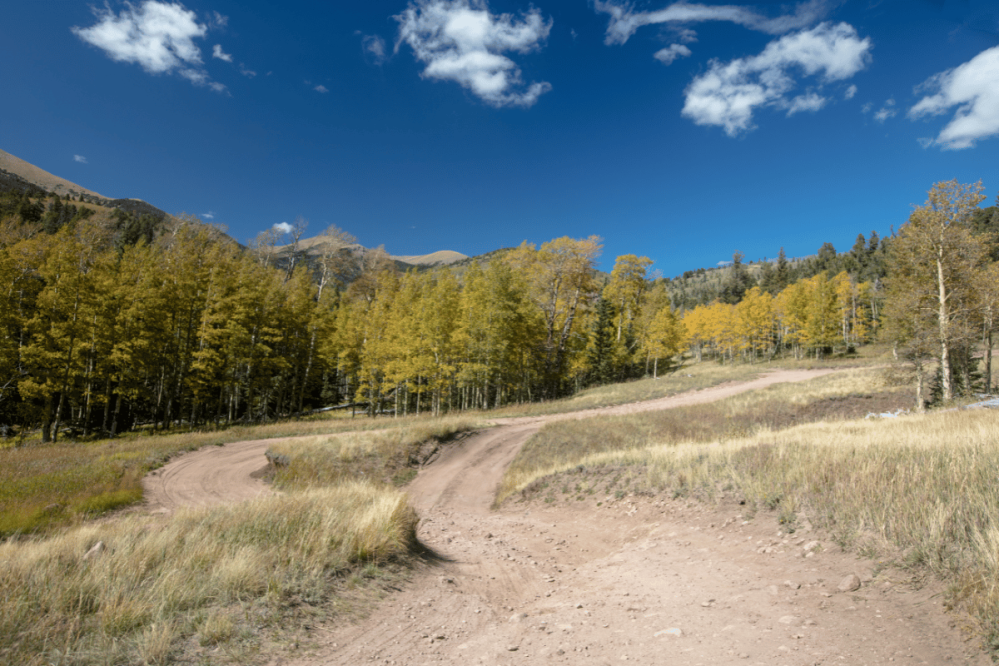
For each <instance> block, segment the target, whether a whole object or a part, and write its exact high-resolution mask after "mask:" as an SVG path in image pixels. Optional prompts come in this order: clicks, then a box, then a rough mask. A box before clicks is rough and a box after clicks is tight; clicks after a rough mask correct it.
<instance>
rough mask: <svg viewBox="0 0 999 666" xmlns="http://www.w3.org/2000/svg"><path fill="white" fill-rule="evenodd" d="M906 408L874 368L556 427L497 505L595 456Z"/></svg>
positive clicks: (526, 457)
mask: <svg viewBox="0 0 999 666" xmlns="http://www.w3.org/2000/svg"><path fill="white" fill-rule="evenodd" d="M910 402H911V399H910V398H909V396H908V394H907V393H905V392H904V391H903V392H900V391H896V390H888V389H887V388H886V387H883V386H881V374H880V371H879V370H878V369H875V368H858V369H852V370H846V371H842V372H837V373H834V374H830V375H825V376H823V377H819V378H817V379H813V380H810V381H807V382H797V383H787V384H775V385H772V386H770V387H768V388H766V389H763V390H759V391H751V392H746V393H740V394H738V395H735V396H733V397H730V398H726V399H725V400H719V401H717V402H712V403H706V404H701V405H690V406H686V407H679V408H675V409H668V410H662V411H656V412H646V413H641V414H634V415H628V416H615V417H598V418H591V419H585V420H581V421H564V422H559V423H553V424H549V425H547V426H545V427H544V428H542V429H541V430H540V431H539V432H538V434H537V435H535V436H534V437H532V438H531V440H529V441H528V442H527V443H526V444H525V445H524V447H523V448H522V449H521V451H520V453H519V454H518V455H517V457H516V458H515V459H514V461H513V463H512V464H511V465H510V467H509V469H507V472H506V474H505V475H504V478H503V482H502V484H501V486H500V492H499V495H498V501H502V500H503V499H504V498H506V497H508V496H509V495H511V494H512V493H514V492H517V491H519V490H521V489H523V488H525V487H527V486H528V485H529V484H530V483H532V482H533V481H535V480H536V479H538V478H541V477H544V476H547V475H549V474H557V473H560V472H562V471H565V470H567V469H571V468H572V467H574V466H576V465H578V464H579V463H580V461H581V460H582V459H584V458H585V457H586V456H590V455H593V454H598V453H603V452H614V451H627V450H631V449H646V448H648V447H649V446H652V445H655V444H671V445H672V444H679V443H683V442H712V441H721V440H729V439H733V438H738V437H745V436H747V435H750V434H753V433H755V432H759V431H761V430H779V429H782V428H787V427H789V426H792V425H796V424H799V423H807V422H812V421H817V420H821V419H828V418H837V419H843V418H851V417H857V416H865V415H866V414H867V413H869V412H881V411H885V410H887V409H892V408H898V407H901V406H907V405H908V404H909V403H910Z"/></svg>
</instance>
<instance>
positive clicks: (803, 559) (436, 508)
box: [147, 370, 990, 666]
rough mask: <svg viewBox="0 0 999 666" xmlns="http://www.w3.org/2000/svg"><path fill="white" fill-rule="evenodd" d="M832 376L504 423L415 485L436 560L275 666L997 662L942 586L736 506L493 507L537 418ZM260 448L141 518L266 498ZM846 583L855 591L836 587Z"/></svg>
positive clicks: (159, 487) (166, 494)
mask: <svg viewBox="0 0 999 666" xmlns="http://www.w3.org/2000/svg"><path fill="white" fill-rule="evenodd" d="M828 372H831V371H830V370H817V371H807V370H801V371H781V372H776V373H770V374H768V375H766V376H764V377H761V378H760V379H757V380H753V381H750V382H744V383H732V384H728V385H722V386H718V387H715V388H711V389H706V390H702V391H695V392H691V393H687V394H683V395H679V396H674V397H672V398H663V399H659V400H654V401H649V402H647V403H637V404H632V405H622V406H618V407H612V408H606V409H599V410H591V411H588V412H577V413H574V414H558V415H552V416H544V417H525V418H516V419H503V420H501V421H498V422H499V423H500V425H499V427H497V428H493V429H491V430H488V431H485V432H482V433H479V434H477V435H475V436H473V437H469V438H467V439H464V440H462V441H461V443H460V444H458V445H456V446H454V447H452V448H450V449H449V450H447V451H446V453H445V454H444V455H443V456H442V457H441V458H440V459H438V460H437V461H436V462H435V463H434V464H433V465H431V466H429V467H427V468H425V469H424V470H422V471H421V472H420V474H419V476H418V477H417V478H416V479H415V480H414V481H413V483H412V484H411V486H410V495H411V497H412V501H413V504H414V506H415V507H416V509H417V511H418V512H419V514H420V516H421V517H422V520H421V522H420V526H419V530H418V534H419V538H420V540H421V542H422V543H423V544H425V545H426V546H427V547H428V548H429V549H431V550H432V551H433V552H434V553H435V554H436V555H437V557H432V558H428V560H427V562H426V564H425V565H424V566H422V567H421V568H420V571H419V572H418V573H417V575H416V576H415V577H414V578H413V580H412V582H411V583H409V584H407V585H405V586H404V589H403V590H402V591H400V592H398V593H396V594H394V595H392V596H390V597H389V598H388V599H386V600H385V601H384V602H382V604H381V605H380V606H379V607H378V609H377V610H376V611H375V612H374V613H372V614H371V615H370V616H369V617H368V618H367V619H365V620H363V621H360V622H358V623H354V624H346V625H343V626H339V625H338V626H328V627H324V628H322V629H321V631H319V632H315V635H314V639H315V643H314V645H315V646H316V647H315V648H314V649H311V650H309V652H308V654H302V655H292V656H288V655H287V654H285V655H282V656H276V657H274V658H273V659H272V661H271V662H270V663H271V664H272V666H279V665H280V666H290V665H291V664H294V665H296V666H317V665H319V664H360V663H376V664H413V665H416V664H454V665H457V664H480V663H481V664H506V663H509V664H514V663H528V664H548V663H552V664H558V663H586V664H611V663H613V664H618V663H622V662H630V663H637V664H794V665H799V664H879V663H900V664H942V663H948V662H951V663H953V662H964V663H972V664H987V663H990V661H989V659H988V658H987V657H986V656H985V655H984V654H983V653H981V652H980V651H979V650H978V649H977V643H976V641H975V640H973V639H970V638H968V636H970V634H968V633H967V632H966V631H963V626H962V625H963V624H964V620H963V618H961V617H960V616H958V615H956V614H953V613H951V614H948V613H946V612H945V611H944V609H943V607H942V602H941V600H940V598H941V597H940V594H939V593H940V589H938V587H936V586H934V585H926V586H917V585H913V584H912V583H913V581H911V580H910V579H909V577H907V576H906V575H904V574H902V573H900V572H897V571H894V570H891V569H884V570H881V569H879V567H878V565H877V563H875V562H871V561H867V560H861V559H858V558H856V557H855V556H853V555H851V554H848V553H843V552H841V551H840V549H839V548H838V547H837V546H836V545H835V544H834V543H833V542H832V541H830V540H829V539H828V538H826V537H824V536H823V535H822V534H819V533H816V532H814V531H812V530H811V528H810V527H809V526H808V525H807V522H806V524H805V525H804V526H803V527H802V529H799V530H798V531H797V532H795V533H794V534H791V535H788V534H784V533H783V532H782V531H781V527H780V526H779V525H777V523H776V521H775V520H774V519H773V517H772V516H767V515H759V514H758V515H756V516H755V517H753V516H750V515H748V514H745V513H744V508H745V507H742V506H740V505H738V504H737V503H735V502H731V503H729V504H725V503H724V502H723V503H722V504H720V505H718V506H706V505H703V504H700V503H697V502H690V501H686V500H669V499H665V498H647V497H635V496H633V495H628V496H624V497H621V498H616V497H608V496H590V497H588V498H587V499H585V500H582V501H576V500H572V499H570V500H567V501H562V502H558V503H555V504H550V505H546V504H544V503H543V502H541V501H533V502H529V503H526V504H517V503H513V502H507V504H506V505H505V506H504V507H503V508H501V509H500V510H498V511H494V510H491V509H490V506H491V504H492V501H493V498H494V496H495V491H496V488H497V485H498V483H499V480H500V478H501V477H502V474H503V471H504V470H505V469H506V467H507V465H508V464H509V463H510V461H511V460H512V459H513V458H514V456H516V454H517V451H518V450H519V449H520V447H521V446H522V445H523V443H524V442H525V441H526V440H527V439H528V438H529V437H530V435H531V434H533V433H534V432H535V431H536V430H537V429H538V428H539V427H540V426H541V425H542V424H543V423H545V422H549V421H551V420H561V419H566V418H583V417H588V416H593V415H596V414H619V413H633V412H637V411H647V410H653V409H668V408H670V407H674V406H679V405H687V404H695V403H700V402H708V401H711V400H718V399H721V398H723V397H727V396H729V395H734V394H736V393H739V392H742V391H746V390H753V389H757V388H762V387H763V386H766V385H769V384H773V383H778V382H784V381H801V380H804V379H808V378H811V377H815V376H818V375H820V374H826V373H828ZM267 445H268V443H267V442H264V443H260V442H244V443H240V444H230V445H228V446H226V447H221V448H213V449H208V450H203V451H199V452H197V453H194V454H189V456H183V457H181V458H179V459H178V460H176V461H174V462H172V463H170V464H169V465H167V466H166V467H164V468H163V469H162V470H161V471H160V474H159V475H158V476H157V477H153V478H152V479H151V480H150V483H149V485H148V486H147V492H148V493H149V497H150V508H151V510H157V511H170V510H172V509H173V508H175V507H176V506H179V505H182V504H188V503H198V504H203V503H211V502H217V501H230V500H229V499H227V498H232V499H233V500H238V499H240V498H243V497H247V496H252V495H253V494H257V493H260V492H267V489H266V486H264V485H263V484H262V482H259V481H258V480H257V479H254V478H253V475H252V472H254V471H257V470H259V469H260V468H261V467H263V455H262V454H263V451H264V450H266V447H267ZM195 456H201V457H199V458H196V459H194V457H195ZM216 456H226V458H225V459H226V460H227V461H229V462H224V463H223V462H220V458H218V457H216ZM188 459H194V462H185V461H187V460H188ZM228 465H231V466H233V467H232V470H231V472H230V471H229V470H224V469H223V468H224V467H225V466H228ZM227 488H228V489H231V490H232V491H233V493H232V494H228V493H229V491H228V490H227ZM815 542H817V545H816V544H815ZM851 574H855V575H857V576H858V577H859V578H860V580H861V581H862V585H861V587H860V588H859V589H857V590H854V591H846V592H844V591H840V590H839V589H838V588H839V585H840V583H841V581H842V580H843V579H844V578H846V577H847V576H849V575H851Z"/></svg>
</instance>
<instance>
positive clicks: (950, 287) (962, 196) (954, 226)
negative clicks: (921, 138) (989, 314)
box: [888, 180, 985, 401]
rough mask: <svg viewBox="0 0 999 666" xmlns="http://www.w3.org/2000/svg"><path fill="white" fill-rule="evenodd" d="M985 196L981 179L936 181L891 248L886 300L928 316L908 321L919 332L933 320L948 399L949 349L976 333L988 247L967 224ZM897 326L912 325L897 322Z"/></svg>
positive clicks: (897, 313)
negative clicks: (978, 286)
mask: <svg viewBox="0 0 999 666" xmlns="http://www.w3.org/2000/svg"><path fill="white" fill-rule="evenodd" d="M983 199H984V195H983V194H982V185H981V182H978V183H974V184H971V185H962V184H960V183H958V182H957V181H956V180H950V181H945V182H940V183H936V184H935V185H934V186H933V187H932V188H931V189H930V191H929V194H928V197H927V200H926V203H925V204H924V205H923V206H918V207H916V209H915V210H913V212H912V214H911V215H910V216H909V220H908V221H907V222H906V223H905V224H904V225H902V228H901V229H899V232H898V235H897V236H896V237H895V238H894V239H892V242H891V244H890V245H889V248H888V262H889V275H890V280H889V293H888V300H889V301H892V299H894V300H895V301H896V304H897V303H898V302H902V303H905V304H906V306H907V307H910V308H913V309H914V312H915V313H918V314H919V315H920V316H922V317H924V318H925V319H926V320H927V322H925V323H923V324H917V323H912V325H911V326H910V327H909V328H912V329H913V330H918V331H919V332H920V334H928V333H929V326H930V324H929V322H930V321H932V328H933V329H934V330H933V337H934V338H935V340H936V346H937V359H938V361H939V363H940V379H941V389H942V393H943V399H944V401H950V400H952V399H953V397H954V389H953V368H952V367H951V358H950V355H951V350H952V348H954V347H955V346H957V345H959V344H961V343H963V342H965V341H967V340H968V339H969V338H970V337H971V335H972V331H971V330H969V326H967V322H968V321H969V314H970V312H971V310H973V308H974V302H975V298H974V295H975V293H974V292H975V281H974V277H975V272H976V269H977V268H978V267H979V266H980V265H981V263H982V261H983V259H984V257H985V250H984V248H983V246H982V243H981V242H980V241H979V240H978V239H976V238H975V237H974V236H973V235H972V234H971V232H970V231H969V229H968V228H967V224H968V223H969V221H970V219H971V216H972V215H973V214H974V211H975V210H977V207H978V204H979V203H980V202H981V201H982V200H983ZM891 310H892V313H893V315H892V316H895V317H899V316H902V317H904V318H905V319H908V315H907V314H905V313H904V312H902V311H900V309H899V308H898V307H895V306H893V307H892V308H891ZM893 330H894V331H896V332H899V331H905V330H908V329H906V327H904V326H900V325H897V326H895V327H893ZM904 339H905V338H904V335H903V337H902V338H900V340H899V341H901V340H904Z"/></svg>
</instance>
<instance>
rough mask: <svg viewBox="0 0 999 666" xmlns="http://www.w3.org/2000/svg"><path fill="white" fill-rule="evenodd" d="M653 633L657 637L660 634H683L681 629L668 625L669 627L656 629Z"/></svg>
mask: <svg viewBox="0 0 999 666" xmlns="http://www.w3.org/2000/svg"><path fill="white" fill-rule="evenodd" d="M654 635H655V637H656V638H659V637H660V636H669V637H671V638H680V637H681V636H683V631H681V630H680V629H679V628H678V627H670V628H669V629H663V630H662V631H657V632H656V633H655V634H654Z"/></svg>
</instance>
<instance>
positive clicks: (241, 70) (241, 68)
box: [239, 63, 257, 79]
mask: <svg viewBox="0 0 999 666" xmlns="http://www.w3.org/2000/svg"><path fill="white" fill-rule="evenodd" d="M239 73H240V74H242V75H243V76H245V77H246V78H248V79H252V78H253V77H254V76H256V75H257V73H256V72H254V71H253V70H252V69H247V67H246V65H244V64H243V63H239Z"/></svg>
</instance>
